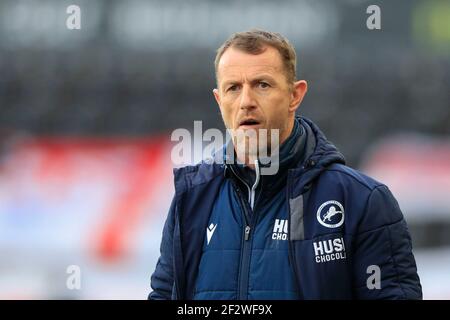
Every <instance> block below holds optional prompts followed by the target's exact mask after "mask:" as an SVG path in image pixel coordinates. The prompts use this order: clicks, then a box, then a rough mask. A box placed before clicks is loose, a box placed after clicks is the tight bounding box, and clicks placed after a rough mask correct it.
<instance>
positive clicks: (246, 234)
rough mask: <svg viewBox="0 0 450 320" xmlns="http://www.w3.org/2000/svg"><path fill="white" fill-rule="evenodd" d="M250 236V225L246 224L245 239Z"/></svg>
mask: <svg viewBox="0 0 450 320" xmlns="http://www.w3.org/2000/svg"><path fill="white" fill-rule="evenodd" d="M249 236H250V227H249V226H246V227H245V241H247V240H248V237H249Z"/></svg>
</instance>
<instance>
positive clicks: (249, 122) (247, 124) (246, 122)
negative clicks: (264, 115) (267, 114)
mask: <svg viewBox="0 0 450 320" xmlns="http://www.w3.org/2000/svg"><path fill="white" fill-rule="evenodd" d="M260 124H261V122H260V121H259V120H257V119H255V118H244V119H242V120H241V121H239V128H244V129H245V128H254V127H257V126H259V125H260Z"/></svg>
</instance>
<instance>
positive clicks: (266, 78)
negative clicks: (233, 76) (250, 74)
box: [223, 74, 276, 88]
mask: <svg viewBox="0 0 450 320" xmlns="http://www.w3.org/2000/svg"><path fill="white" fill-rule="evenodd" d="M260 81H268V82H270V83H272V84H273V83H275V82H276V81H275V79H274V78H273V77H272V76H270V75H268V74H262V75H258V76H256V77H255V78H254V79H252V80H251V81H250V82H251V83H252V84H254V83H258V82H260ZM237 84H241V82H240V81H236V80H228V81H225V82H224V83H223V86H224V88H225V87H228V86H231V85H237Z"/></svg>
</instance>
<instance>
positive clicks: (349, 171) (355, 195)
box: [316, 164, 403, 232]
mask: <svg viewBox="0 0 450 320" xmlns="http://www.w3.org/2000/svg"><path fill="white" fill-rule="evenodd" d="M317 187H318V189H317V190H316V191H317V192H318V193H320V194H324V193H325V194H326V193H334V194H335V195H336V197H338V198H339V199H341V200H342V201H343V202H344V203H345V206H346V208H347V209H346V212H347V213H348V215H347V217H348V218H349V221H348V223H349V226H350V227H351V228H350V229H352V230H354V232H365V231H368V230H372V229H376V228H379V227H382V226H385V225H389V224H393V223H396V222H399V221H401V220H402V219H403V215H402V213H401V210H400V207H399V205H398V202H397V200H396V199H395V198H394V196H393V194H392V193H391V191H390V190H389V188H388V187H387V186H386V185H385V184H383V183H382V182H379V181H377V180H376V179H374V178H372V177H370V176H368V175H366V174H364V173H362V172H360V171H358V170H355V169H353V168H350V167H348V166H345V165H342V164H333V165H331V166H330V167H329V168H327V169H326V170H324V171H323V172H322V174H321V175H320V178H319V179H318V181H317ZM356 230H357V231H356Z"/></svg>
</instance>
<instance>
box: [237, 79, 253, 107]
mask: <svg viewBox="0 0 450 320" xmlns="http://www.w3.org/2000/svg"><path fill="white" fill-rule="evenodd" d="M240 98H241V100H240V105H239V107H240V108H241V109H243V110H252V109H255V108H256V100H255V99H254V96H253V92H252V89H251V86H249V85H244V86H243V87H242V91H241V97H240Z"/></svg>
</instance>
